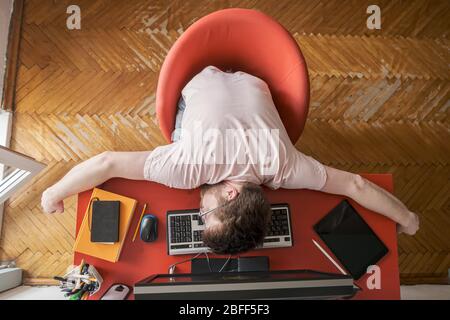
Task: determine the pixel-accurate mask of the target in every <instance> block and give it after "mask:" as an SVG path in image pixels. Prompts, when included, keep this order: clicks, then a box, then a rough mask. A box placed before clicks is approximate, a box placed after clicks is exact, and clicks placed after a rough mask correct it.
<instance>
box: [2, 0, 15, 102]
mask: <svg viewBox="0 0 450 320" xmlns="http://www.w3.org/2000/svg"><path fill="white" fill-rule="evenodd" d="M13 2H14V0H0V97H2V96H3V81H4V77H5V65H6V61H5V60H6V49H7V47H8V34H9V23H10V22H11V13H12V9H13Z"/></svg>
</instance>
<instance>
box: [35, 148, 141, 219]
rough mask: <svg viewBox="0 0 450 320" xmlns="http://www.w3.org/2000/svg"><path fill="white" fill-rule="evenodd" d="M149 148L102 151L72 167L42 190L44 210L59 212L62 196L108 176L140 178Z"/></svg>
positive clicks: (60, 210)
mask: <svg viewBox="0 0 450 320" xmlns="http://www.w3.org/2000/svg"><path fill="white" fill-rule="evenodd" d="M149 154H150V151H140V152H111V151H107V152H103V153H101V154H98V155H96V156H95V157H92V158H90V159H88V160H86V161H84V162H82V163H80V164H78V165H76V166H75V167H73V168H72V169H71V170H70V171H69V172H68V173H67V174H66V175H65V176H64V177H63V178H62V179H61V180H59V181H58V182H57V183H55V184H54V185H53V186H51V187H49V188H48V189H47V190H45V191H44V192H43V194H42V199H41V205H42V208H43V209H44V211H45V212H47V213H53V212H58V213H60V212H63V211H64V204H63V200H64V199H65V198H67V197H69V196H71V195H74V194H77V193H79V192H82V191H85V190H89V189H91V188H93V187H95V186H97V185H99V184H101V183H103V182H105V181H106V180H109V179H111V178H115V177H118V178H127V179H133V180H144V163H145V160H146V159H147V157H148V156H149Z"/></svg>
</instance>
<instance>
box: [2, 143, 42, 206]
mask: <svg viewBox="0 0 450 320" xmlns="http://www.w3.org/2000/svg"><path fill="white" fill-rule="evenodd" d="M0 165H4V166H5V168H4V170H3V171H4V172H3V177H1V180H0V204H2V203H3V202H5V201H6V200H7V199H8V198H9V197H10V196H11V195H12V194H13V193H14V192H15V191H16V190H17V189H19V188H20V187H21V186H23V185H24V184H25V183H27V182H28V181H29V180H31V179H32V178H33V177H34V176H35V175H37V174H38V173H39V172H40V171H41V170H42V169H44V168H45V164H43V163H40V162H38V161H36V160H34V159H33V158H30V157H28V156H26V155H24V154H21V153H18V152H15V151H12V150H10V149H8V148H5V147H2V146H0Z"/></svg>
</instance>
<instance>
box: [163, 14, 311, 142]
mask: <svg viewBox="0 0 450 320" xmlns="http://www.w3.org/2000/svg"><path fill="white" fill-rule="evenodd" d="M208 65H214V66H216V67H218V68H220V69H221V70H227V69H232V70H233V71H244V72H247V73H250V74H252V75H254V76H257V77H259V78H261V79H263V80H264V81H265V82H266V83H267V84H268V86H269V88H270V91H271V94H272V99H273V101H274V103H275V106H276V107H277V109H278V112H279V114H280V117H281V119H282V121H283V123H284V126H285V128H286V130H287V132H288V134H289V137H290V139H291V141H292V142H293V143H295V142H296V141H297V140H298V138H299V137H300V135H301V133H302V131H303V127H304V125H305V122H306V117H307V114H308V104H309V78H308V71H307V67H306V63H305V60H304V58H303V56H302V54H301V51H300V48H299V47H298V45H297V43H296V41H295V39H294V38H293V37H292V36H291V34H290V33H289V32H288V31H287V30H286V29H285V28H284V27H283V26H282V25H280V24H279V23H278V22H277V21H275V20H274V19H273V18H271V17H269V16H267V15H265V14H264V13H261V12H259V11H256V10H252V9H241V8H231V9H223V10H219V11H216V12H213V13H211V14H209V15H207V16H205V17H203V18H201V19H199V20H198V21H196V22H195V23H193V24H192V25H191V26H190V27H189V28H188V29H187V30H186V31H185V32H184V33H183V34H182V35H181V36H180V38H178V39H177V41H176V42H175V43H174V45H173V46H172V48H171V49H170V50H169V53H168V54H167V56H166V59H165V60H164V63H163V65H162V67H161V71H160V75H159V80H158V87H157V93H156V113H157V117H158V122H159V126H160V129H161V131H162V133H163V135H164V137H165V138H166V139H167V140H168V141H170V137H171V133H172V131H173V130H174V126H175V117H176V110H177V102H178V99H179V97H180V94H181V90H182V89H183V88H184V86H185V85H186V84H187V83H188V82H189V80H190V79H191V78H192V77H193V76H194V75H195V74H197V73H198V72H200V71H201V70H202V69H203V68H204V67H206V66H208Z"/></svg>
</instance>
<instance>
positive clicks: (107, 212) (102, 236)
mask: <svg viewBox="0 0 450 320" xmlns="http://www.w3.org/2000/svg"><path fill="white" fill-rule="evenodd" d="M119 219H120V201H102V200H96V201H93V202H92V224H91V242H102V243H110V244H112V243H115V242H118V241H119Z"/></svg>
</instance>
